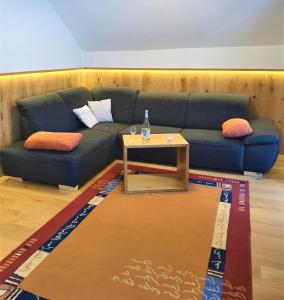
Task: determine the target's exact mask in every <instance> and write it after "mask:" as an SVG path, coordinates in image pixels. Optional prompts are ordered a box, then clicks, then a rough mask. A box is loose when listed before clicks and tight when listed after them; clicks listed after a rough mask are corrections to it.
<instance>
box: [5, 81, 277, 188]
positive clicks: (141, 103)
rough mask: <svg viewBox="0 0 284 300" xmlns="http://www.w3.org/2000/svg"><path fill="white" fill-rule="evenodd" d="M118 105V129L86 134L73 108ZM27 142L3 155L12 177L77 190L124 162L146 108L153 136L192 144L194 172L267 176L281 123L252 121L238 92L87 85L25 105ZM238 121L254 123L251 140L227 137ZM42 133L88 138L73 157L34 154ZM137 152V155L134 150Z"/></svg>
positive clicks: (159, 155)
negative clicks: (33, 140)
mask: <svg viewBox="0 0 284 300" xmlns="http://www.w3.org/2000/svg"><path fill="white" fill-rule="evenodd" d="M109 98H110V99H111V101H112V115H113V120H114V122H113V123H99V124H97V125H96V126H94V127H93V128H91V129H89V128H86V127H85V126H84V125H83V124H82V123H81V122H80V121H79V119H77V117H76V116H75V115H74V114H73V111H72V109H74V108H78V107H82V106H83V105H85V104H87V102H88V101H100V100H102V99H109ZM18 109H19V111H20V113H21V127H22V141H19V142H16V143H15V144H13V145H10V146H8V147H6V148H4V149H2V150H1V163H2V166H3V170H4V173H5V175H8V176H13V177H20V178H23V179H25V180H31V181H37V182H43V183H49V184H55V185H65V186H71V187H76V186H79V185H82V184H84V183H85V182H86V181H87V180H89V179H90V178H92V177H93V176H94V175H95V174H96V173H97V172H98V171H99V170H101V169H103V168H104V167H105V166H106V165H107V164H109V163H110V162H112V161H113V160H115V159H117V158H121V157H122V151H121V149H122V135H123V134H128V133H129V127H130V126H131V125H132V124H135V125H136V126H137V127H138V131H139V128H140V127H141V123H142V122H143V118H144V110H145V109H148V110H149V113H150V123H151V132H152V133H181V134H182V135H183V136H184V137H185V139H186V140H187V141H189V142H190V145H191V146H190V167H196V168H206V169H214V170H225V171H232V172H238V173H243V172H244V171H249V172H256V173H266V172H268V171H269V170H270V168H271V167H272V166H273V164H274V162H275V160H276V158H277V155H278V151H279V142H280V138H279V134H278V132H277V129H276V127H275V124H274V123H273V121H271V120H268V119H255V120H251V119H250V110H249V96H247V95H237V94H210V93H206V94H197V93H194V94H188V93H145V92H139V91H138V90H137V89H132V88H120V87H119V88H108V87H106V88H95V89H93V90H91V91H88V90H87V89H85V88H83V87H79V88H72V89H66V90H63V91H59V92H57V93H49V94H45V95H40V96H34V97H30V98H27V99H24V100H20V101H18ZM230 118H243V119H246V120H248V121H249V122H250V123H251V126H252V128H253V130H254V132H253V134H251V135H249V136H247V137H245V138H234V139H228V138H224V137H223V136H222V131H221V125H222V123H223V122H224V121H226V120H228V119H230ZM37 131H57V132H59V131H62V132H81V133H82V134H83V138H82V140H81V143H80V145H79V146H78V147H77V148H76V149H74V150H72V151H70V152H59V151H46V150H27V149H26V148H25V147H24V139H26V138H27V137H28V136H29V135H31V134H32V133H34V132H37ZM132 150H134V149H132ZM129 158H130V159H131V160H137V161H147V162H156V163H166V164H172V163H174V162H175V159H176V153H175V150H173V149H147V151H146V150H145V149H144V150H139V149H135V150H134V151H131V152H130V153H129Z"/></svg>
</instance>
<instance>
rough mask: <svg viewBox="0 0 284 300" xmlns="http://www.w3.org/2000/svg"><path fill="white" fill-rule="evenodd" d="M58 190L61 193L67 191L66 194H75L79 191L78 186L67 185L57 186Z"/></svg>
mask: <svg viewBox="0 0 284 300" xmlns="http://www.w3.org/2000/svg"><path fill="white" fill-rule="evenodd" d="M58 188H59V190H61V191H68V192H76V191H78V189H79V185H76V186H69V185H63V184H59V185H58Z"/></svg>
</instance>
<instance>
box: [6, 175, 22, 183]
mask: <svg viewBox="0 0 284 300" xmlns="http://www.w3.org/2000/svg"><path fill="white" fill-rule="evenodd" d="M9 180H11V181H15V182H20V183H23V182H24V179H23V178H22V177H14V176H9Z"/></svg>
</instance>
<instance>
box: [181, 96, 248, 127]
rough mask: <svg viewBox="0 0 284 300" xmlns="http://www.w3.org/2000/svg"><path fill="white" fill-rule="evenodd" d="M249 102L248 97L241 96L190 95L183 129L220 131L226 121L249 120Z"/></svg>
mask: <svg viewBox="0 0 284 300" xmlns="http://www.w3.org/2000/svg"><path fill="white" fill-rule="evenodd" d="M249 100H250V99H249V96H248V95H243V94H211V93H206V94H205V93H203V94H201V93H195V94H191V95H190V96H189V100H188V108H187V113H186V120H185V127H186V128H192V129H221V126H222V123H223V122H225V121H226V120H228V119H232V118H242V119H246V120H249Z"/></svg>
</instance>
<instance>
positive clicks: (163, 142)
mask: <svg viewBox="0 0 284 300" xmlns="http://www.w3.org/2000/svg"><path fill="white" fill-rule="evenodd" d="M169 135H170V136H171V137H172V140H171V141H168V136H169ZM123 145H124V147H127V148H162V147H165V148H166V147H182V146H186V145H188V142H187V141H186V140H185V139H184V138H183V136H182V135H181V134H180V133H171V134H151V138H150V140H147V141H144V140H143V138H142V136H141V135H140V134H136V135H133V136H131V135H130V134H129V135H123Z"/></svg>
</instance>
